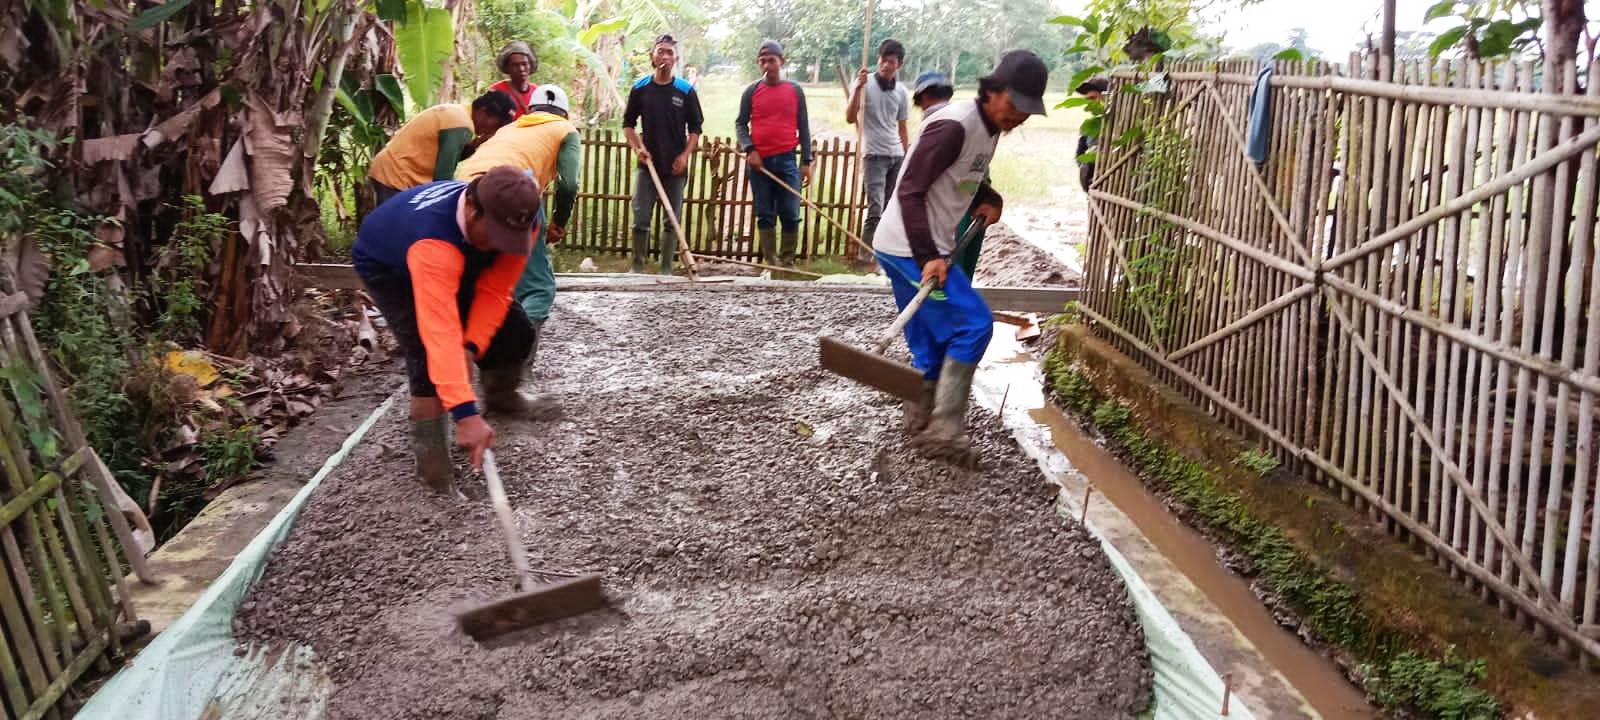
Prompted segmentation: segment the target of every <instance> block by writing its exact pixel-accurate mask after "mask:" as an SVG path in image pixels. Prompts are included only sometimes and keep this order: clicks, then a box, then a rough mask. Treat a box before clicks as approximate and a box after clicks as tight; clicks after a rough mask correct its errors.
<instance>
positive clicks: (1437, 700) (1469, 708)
mask: <svg viewBox="0 0 1600 720" xmlns="http://www.w3.org/2000/svg"><path fill="white" fill-rule="evenodd" d="M1045 377H1046V379H1047V382H1048V384H1049V387H1050V389H1052V390H1054V391H1055V393H1056V396H1057V397H1058V398H1060V399H1061V400H1062V401H1063V403H1064V404H1065V405H1066V406H1067V407H1069V408H1070V409H1073V410H1075V411H1077V412H1079V413H1083V414H1084V415H1086V416H1087V417H1088V418H1089V419H1090V420H1091V421H1092V422H1093V423H1094V427H1095V428H1096V429H1097V430H1099V431H1100V432H1101V434H1103V435H1104V436H1105V437H1106V438H1107V439H1109V440H1110V441H1111V442H1112V443H1114V444H1115V446H1116V447H1118V448H1120V449H1121V450H1122V451H1123V452H1124V453H1126V456H1127V457H1128V458H1129V459H1130V460H1131V461H1132V462H1133V464H1134V466H1135V467H1137V468H1138V469H1139V471H1140V472H1141V473H1142V475H1143V476H1144V477H1145V479H1146V480H1147V481H1149V482H1150V483H1151V484H1152V485H1153V486H1154V487H1155V488H1156V489H1158V490H1160V491H1162V492H1164V493H1167V494H1169V495H1170V496H1171V497H1172V498H1173V499H1174V500H1176V501H1177V502H1178V503H1180V504H1181V505H1182V506H1183V507H1185V508H1187V509H1188V510H1189V511H1190V512H1191V513H1192V516H1193V517H1194V518H1195V519H1196V520H1197V521H1198V522H1199V523H1200V524H1201V525H1203V526H1204V527H1205V528H1207V529H1209V530H1210V531H1211V532H1212V533H1214V534H1215V535H1216V536H1217V537H1218V538H1219V539H1221V540H1222V541H1223V542H1225V543H1226V544H1227V545H1228V546H1230V547H1232V548H1233V549H1234V550H1235V551H1237V552H1239V553H1240V554H1241V555H1243V556H1245V557H1246V558H1248V559H1249V560H1250V561H1251V563H1252V564H1253V565H1254V567H1255V571H1256V573H1257V575H1258V579H1259V581H1260V582H1261V583H1262V585H1263V586H1265V587H1266V588H1268V589H1269V590H1271V591H1272V592H1273V593H1274V594H1276V595H1277V596H1278V597H1279V598H1281V599H1282V600H1283V601H1284V602H1285V603H1286V604H1287V605H1288V606H1289V607H1290V608H1292V609H1294V611H1295V612H1296V613H1297V614H1298V615H1299V617H1300V619H1301V620H1302V621H1303V622H1304V623H1305V625H1306V627H1307V628H1309V629H1310V630H1311V631H1312V632H1313V633H1314V634H1315V636H1316V637H1318V638H1319V639H1321V640H1322V641H1324V642H1327V643H1329V644H1332V645H1334V646H1337V647H1340V648H1344V649H1345V650H1347V651H1349V652H1351V653H1353V654H1354V655H1355V656H1356V657H1357V658H1358V659H1360V660H1361V661H1362V663H1363V665H1362V682H1363V684H1364V685H1365V686H1366V687H1367V690H1368V692H1369V693H1370V694H1371V695H1372V696H1373V698H1374V699H1375V700H1377V701H1378V702H1379V703H1380V704H1382V705H1383V706H1384V707H1387V708H1391V709H1398V708H1404V709H1408V710H1411V711H1414V712H1422V713H1426V715H1427V716H1428V717H1449V718H1485V717H1496V716H1498V713H1499V709H1498V705H1497V704H1496V702H1495V700H1494V698H1493V697H1492V696H1491V695H1489V694H1488V693H1487V692H1485V691H1484V690H1482V689H1481V688H1479V687H1476V683H1477V682H1478V681H1480V680H1482V678H1483V670H1484V667H1483V662H1482V661H1481V660H1478V661H1472V662H1467V661H1462V660H1459V659H1457V658H1454V657H1453V656H1451V655H1450V654H1448V653H1447V654H1446V656H1445V657H1443V658H1440V659H1428V658H1425V657H1424V656H1422V655H1420V654H1418V653H1417V651H1416V650H1415V649H1411V648H1408V647H1407V638H1406V637H1405V636H1404V635H1403V634H1402V633H1401V632H1400V631H1398V630H1396V629H1394V628H1392V627H1390V626H1388V625H1387V624H1385V623H1384V622H1383V620H1382V618H1381V617H1376V616H1374V614H1373V613H1371V612H1370V611H1369V610H1368V608H1366V607H1365V606H1364V605H1363V604H1362V601H1361V598H1360V596H1359V595H1357V594H1356V592H1355V591H1354V590H1353V589H1352V588H1351V587H1349V586H1348V585H1346V584H1344V583H1341V582H1340V581H1339V580H1337V579H1335V578H1333V577H1332V576H1331V575H1329V573H1328V572H1327V571H1326V570H1324V569H1323V568H1322V567H1320V566H1319V565H1318V564H1317V563H1316V562H1314V561H1313V560H1312V559H1311V558H1310V557H1308V556H1307V555H1306V554H1305V553H1304V552H1303V551H1301V550H1300V549H1299V547H1297V546H1296V545H1295V544H1294V542H1293V541H1292V540H1290V539H1289V537H1288V536H1287V535H1285V534H1284V532H1283V530H1282V529H1281V528H1279V527H1277V526H1275V525H1272V524H1271V523H1269V522H1267V521H1264V520H1262V519H1260V518H1258V517H1256V516H1255V514H1254V513H1253V512H1252V511H1251V509H1250V506H1249V504H1248V503H1247V502H1246V500H1245V499H1244V498H1243V497H1241V496H1239V495H1238V494H1235V493H1233V492H1230V491H1229V490H1227V489H1226V488H1225V487H1223V485H1222V483H1221V481H1220V480H1219V479H1218V477H1217V475H1216V474H1215V473H1214V472H1213V471H1212V470H1209V469H1207V468H1206V467H1205V466H1204V465H1202V464H1201V463H1200V462H1198V461H1195V460H1193V459H1190V458H1188V457H1186V456H1184V455H1183V454H1181V453H1179V452H1177V451H1175V450H1172V449H1171V448H1168V447H1167V446H1166V445H1164V444H1162V443H1161V442H1160V441H1159V440H1156V439H1154V438H1152V437H1151V436H1150V435H1148V434H1147V433H1146V432H1145V431H1144V429H1143V428H1142V427H1141V425H1140V422H1139V421H1138V420H1137V418H1135V417H1134V416H1133V413H1132V411H1131V410H1130V408H1128V406H1126V405H1124V404H1122V403H1121V402H1119V401H1118V400H1117V399H1116V398H1114V397H1108V396H1106V395H1104V394H1103V393H1101V392H1100V391H1099V390H1098V389H1096V388H1095V386H1094V382H1093V380H1091V379H1090V378H1089V377H1088V376H1086V375H1085V374H1084V373H1083V372H1082V371H1081V370H1080V369H1078V368H1077V367H1076V366H1075V365H1074V363H1073V360H1072V359H1071V358H1070V357H1069V356H1068V355H1067V354H1066V353H1065V352H1064V351H1062V350H1061V349H1060V348H1056V349H1053V350H1051V351H1050V353H1049V354H1048V355H1047V356H1046V357H1045Z"/></svg>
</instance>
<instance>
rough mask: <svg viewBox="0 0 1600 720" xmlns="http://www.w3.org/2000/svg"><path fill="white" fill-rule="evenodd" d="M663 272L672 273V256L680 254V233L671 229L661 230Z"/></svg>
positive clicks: (660, 248) (664, 273)
mask: <svg viewBox="0 0 1600 720" xmlns="http://www.w3.org/2000/svg"><path fill="white" fill-rule="evenodd" d="M657 249H658V250H660V251H661V274H662V275H671V274H672V258H674V257H676V256H677V254H678V234H677V233H675V232H673V231H671V230H662V231H661V247H659V248H657Z"/></svg>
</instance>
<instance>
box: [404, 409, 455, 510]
mask: <svg viewBox="0 0 1600 720" xmlns="http://www.w3.org/2000/svg"><path fill="white" fill-rule="evenodd" d="M411 454H412V455H413V456H414V457H415V458H416V467H417V481H418V482H421V483H422V484H423V485H425V486H426V487H427V488H428V489H429V490H432V491H434V492H439V493H445V492H449V491H450V483H451V482H453V481H454V480H455V474H456V473H455V466H453V465H451V464H450V416H449V415H440V416H439V417H436V418H432V419H430V420H412V421H411Z"/></svg>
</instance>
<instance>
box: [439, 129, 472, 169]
mask: <svg viewBox="0 0 1600 720" xmlns="http://www.w3.org/2000/svg"><path fill="white" fill-rule="evenodd" d="M471 144H472V130H471V129H470V128H446V129H444V130H440V131H439V152H438V153H437V154H436V155H435V156H434V158H433V179H434V180H451V179H454V178H455V176H456V163H459V162H461V156H462V155H465V154H466V152H467V146H469V145H471Z"/></svg>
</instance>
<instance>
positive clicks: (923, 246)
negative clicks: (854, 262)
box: [894, 120, 966, 267]
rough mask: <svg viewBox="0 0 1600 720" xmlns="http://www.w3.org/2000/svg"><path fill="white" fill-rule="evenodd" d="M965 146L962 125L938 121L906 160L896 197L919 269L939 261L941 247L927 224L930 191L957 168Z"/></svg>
mask: <svg viewBox="0 0 1600 720" xmlns="http://www.w3.org/2000/svg"><path fill="white" fill-rule="evenodd" d="M965 143H966V131H964V130H963V129H962V128H961V123H958V122H956V121H954V120H935V121H934V122H933V123H932V124H930V125H928V126H927V127H924V128H923V129H922V135H921V138H920V139H919V140H918V141H917V151H916V152H914V153H912V154H911V155H910V156H909V157H907V158H906V167H905V170H903V171H901V173H900V181H899V183H898V184H896V185H895V190H894V197H895V199H896V200H898V201H899V202H900V217H901V220H902V222H904V223H905V227H906V240H907V241H908V242H909V243H910V245H911V255H912V257H915V258H916V260H917V266H918V267H922V266H923V265H926V264H927V263H928V261H930V260H937V259H939V247H938V245H936V244H934V242H933V231H932V229H931V228H930V225H929V222H928V188H930V187H932V186H933V182H934V180H937V179H938V178H939V176H940V175H941V174H943V173H944V171H946V170H948V169H950V166H951V165H954V164H955V162H956V158H958V157H960V156H961V146H962V145H963V144H965Z"/></svg>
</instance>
